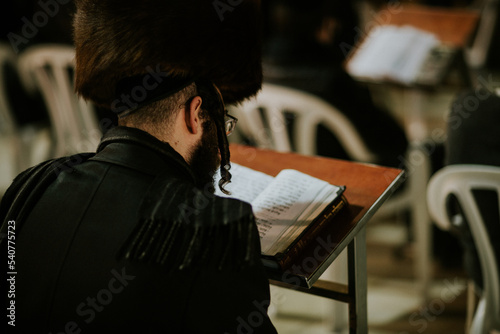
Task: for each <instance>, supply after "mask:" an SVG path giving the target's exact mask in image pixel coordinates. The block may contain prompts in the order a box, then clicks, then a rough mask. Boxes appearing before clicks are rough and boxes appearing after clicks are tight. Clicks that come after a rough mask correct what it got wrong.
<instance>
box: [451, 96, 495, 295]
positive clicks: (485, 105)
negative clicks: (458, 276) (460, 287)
mask: <svg viewBox="0 0 500 334" xmlns="http://www.w3.org/2000/svg"><path fill="white" fill-rule="evenodd" d="M499 126H500V97H499V96H498V95H496V94H495V93H494V92H492V91H491V90H489V89H488V88H486V87H479V88H477V89H471V90H467V91H464V92H462V93H461V94H459V95H458V96H457V97H456V99H455V100H454V101H453V104H452V108H451V111H450V114H449V116H448V120H447V134H448V137H447V140H446V143H445V165H456V164H476V165H490V166H500V137H499V136H498V128H499ZM473 196H474V198H475V200H476V202H477V204H478V206H479V210H480V212H481V215H482V217H483V220H484V223H485V225H486V229H487V230H488V232H489V237H490V238H491V240H493V241H492V242H491V244H492V245H493V248H494V252H495V254H496V258H497V261H500V244H499V243H498V242H496V240H500V217H499V214H498V212H499V209H498V194H497V193H496V192H495V191H492V190H475V191H474V192H473ZM448 209H449V214H450V216H451V217H455V218H454V219H460V220H461V221H463V224H461V225H460V227H457V226H452V227H453V230H452V232H453V233H454V234H455V235H456V236H457V237H458V239H459V241H460V244H461V245H462V249H463V265H464V267H465V270H466V272H467V274H468V276H469V277H470V278H471V279H472V280H473V281H474V283H475V285H476V286H477V287H478V288H479V289H482V287H483V280H482V273H481V266H480V262H479V257H478V254H477V249H476V247H475V245H474V240H473V239H472V235H471V231H470V228H469V224H470V223H469V222H467V220H466V219H465V217H464V215H463V213H462V211H461V208H460V205H459V203H458V201H457V199H456V198H455V197H454V196H451V197H450V199H449V207H448ZM455 256H457V255H456V254H455ZM499 265H500V263H499Z"/></svg>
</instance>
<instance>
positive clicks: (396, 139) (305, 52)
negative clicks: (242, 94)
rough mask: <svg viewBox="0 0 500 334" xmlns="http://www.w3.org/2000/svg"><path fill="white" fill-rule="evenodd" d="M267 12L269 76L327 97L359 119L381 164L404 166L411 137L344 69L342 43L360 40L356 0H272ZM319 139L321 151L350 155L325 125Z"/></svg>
mask: <svg viewBox="0 0 500 334" xmlns="http://www.w3.org/2000/svg"><path fill="white" fill-rule="evenodd" d="M266 11H267V13H266V16H267V24H266V27H267V29H266V39H265V45H264V57H263V65H264V80H265V81H267V82H271V83H275V84H279V85H283V86H289V87H292V88H296V89H299V90H303V91H306V92H309V93H312V94H314V95H316V96H319V97H321V98H323V99H324V100H326V101H327V102H329V103H330V104H332V105H333V106H334V107H336V108H337V109H339V111H340V112H342V113H343V114H344V115H345V116H346V117H347V118H348V119H349V120H350V121H351V122H352V123H353V125H354V127H355V128H356V129H357V130H358V133H359V134H360V135H361V137H362V138H363V139H364V140H365V142H366V144H367V146H368V148H369V149H371V150H372V152H374V153H375V154H376V156H377V158H378V160H377V163H379V164H381V165H386V166H393V167H400V168H402V167H404V165H403V163H402V161H404V159H403V157H404V154H405V152H406V148H407V145H408V141H407V139H406V135H405V133H404V131H403V129H402V128H401V126H400V125H399V124H398V123H397V122H396V120H395V119H394V118H393V117H391V115H389V114H388V112H386V111H385V110H382V109H380V108H378V107H377V106H376V105H375V104H374V102H373V100H372V98H371V95H370V92H369V91H368V89H367V88H366V87H364V86H361V85H359V84H358V83H356V82H355V81H354V80H353V79H352V78H351V77H350V76H349V75H348V74H347V73H346V72H345V70H344V68H343V62H344V61H345V57H346V54H344V51H343V50H342V48H341V47H340V46H341V45H342V43H347V44H348V45H354V43H355V39H356V31H355V29H354V28H355V26H356V25H357V24H358V18H357V14H356V11H355V8H354V7H353V4H352V2H350V1H326V0H316V1H313V2H307V3H306V2H303V1H298V0H289V1H285V0H271V1H269V2H268V4H267V7H266ZM317 140H318V145H319V146H318V154H319V155H325V156H331V157H335V158H341V159H347V158H348V157H347V155H346V153H345V151H344V150H343V148H342V147H341V145H340V143H339V142H338V140H337V139H336V138H335V137H334V135H333V134H331V133H329V132H328V131H327V130H326V129H325V128H323V127H320V128H319V131H318V138H317Z"/></svg>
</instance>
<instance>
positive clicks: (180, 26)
mask: <svg viewBox="0 0 500 334" xmlns="http://www.w3.org/2000/svg"><path fill="white" fill-rule="evenodd" d="M76 5H77V12H76V14H75V20H74V39H75V46H76V80H75V81H76V91H77V92H78V93H79V94H80V95H81V96H83V97H84V98H85V99H89V100H91V101H93V102H94V103H96V104H97V105H100V106H103V107H107V108H110V106H111V104H112V102H113V100H114V99H115V97H116V87H117V83H118V81H120V80H121V79H123V78H127V77H133V76H137V75H144V74H146V73H148V72H149V73H152V71H153V72H157V71H163V72H169V73H170V75H172V76H174V77H192V78H197V79H201V80H210V81H212V82H213V83H215V84H216V85H217V86H218V87H219V89H220V90H221V92H222V95H223V97H224V100H225V102H226V103H236V102H240V101H242V100H244V99H245V98H248V97H250V96H252V95H254V94H255V93H256V92H257V91H258V90H259V89H260V87H261V82H262V68H261V48H260V38H261V31H260V0H141V1H137V0H76Z"/></svg>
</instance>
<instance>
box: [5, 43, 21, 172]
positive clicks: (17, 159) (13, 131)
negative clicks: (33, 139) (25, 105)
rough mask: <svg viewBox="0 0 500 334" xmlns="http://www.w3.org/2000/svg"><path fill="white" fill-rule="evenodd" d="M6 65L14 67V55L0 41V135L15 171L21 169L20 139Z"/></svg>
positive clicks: (8, 47)
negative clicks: (10, 99) (8, 89)
mask: <svg viewBox="0 0 500 334" xmlns="http://www.w3.org/2000/svg"><path fill="white" fill-rule="evenodd" d="M8 66H10V67H11V68H12V69H15V68H16V56H15V54H14V51H13V50H12V48H11V47H10V45H8V44H4V43H0V136H2V137H3V138H6V139H7V141H6V144H7V145H8V146H9V147H10V149H9V151H10V158H9V161H10V162H12V164H11V166H10V167H11V168H12V171H11V172H12V173H17V172H19V171H20V170H21V165H22V161H21V139H20V134H19V129H18V127H17V124H16V121H15V119H14V114H13V110H12V106H11V104H10V102H9V98H8V96H7V95H8V94H7V86H6V84H7V82H6V80H7V73H6V69H7V67H8ZM2 160H3V159H2ZM3 162H5V161H3ZM4 166H5V165H4ZM2 170H3V169H2ZM4 172H5V171H4ZM9 174H10V173H9ZM14 175H15V174H13V175H8V176H6V178H7V179H9V178H10V177H11V176H14Z"/></svg>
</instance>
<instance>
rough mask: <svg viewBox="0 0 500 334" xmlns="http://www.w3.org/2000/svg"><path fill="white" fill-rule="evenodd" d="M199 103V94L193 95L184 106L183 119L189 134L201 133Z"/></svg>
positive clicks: (200, 101) (200, 100)
mask: <svg viewBox="0 0 500 334" xmlns="http://www.w3.org/2000/svg"><path fill="white" fill-rule="evenodd" d="M201 103H202V99H201V97H200V96H195V97H194V98H193V99H192V100H191V102H190V103H189V105H188V106H186V108H185V111H184V112H185V117H184V119H185V121H186V127H187V129H188V131H189V132H190V133H191V134H194V135H196V134H198V133H201V126H202V120H201V118H200V116H201V112H202V110H201Z"/></svg>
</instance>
